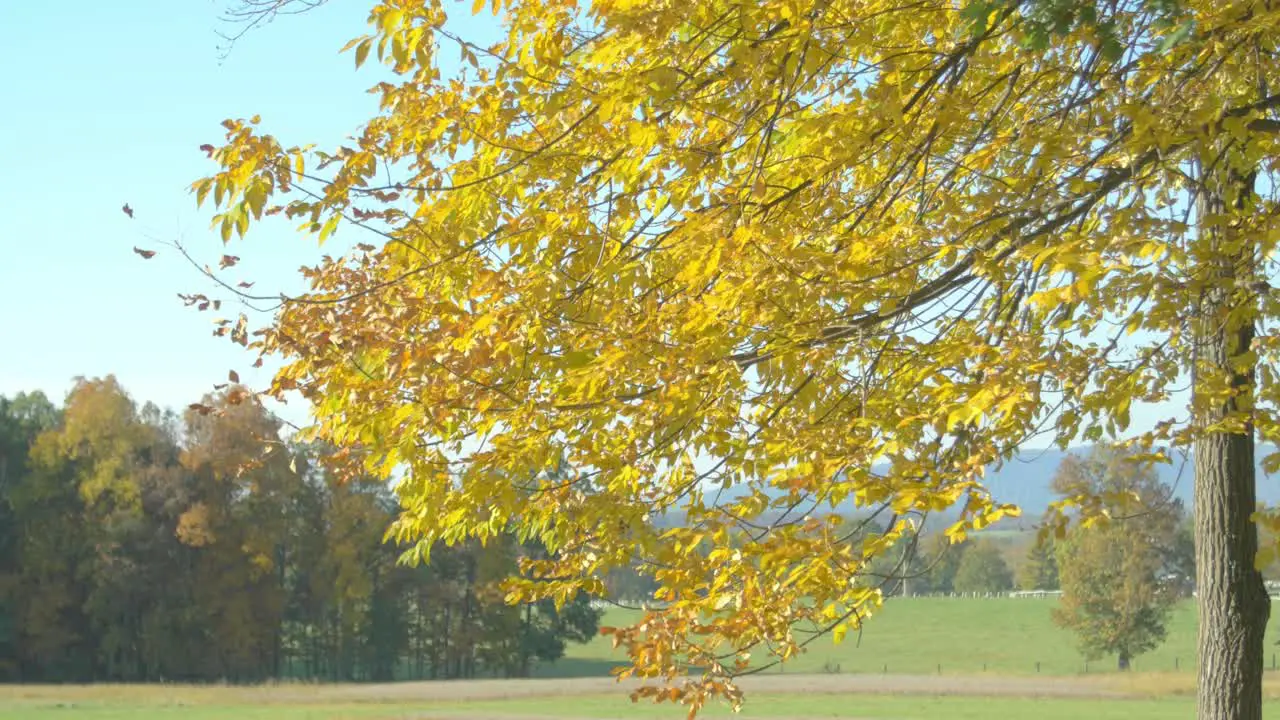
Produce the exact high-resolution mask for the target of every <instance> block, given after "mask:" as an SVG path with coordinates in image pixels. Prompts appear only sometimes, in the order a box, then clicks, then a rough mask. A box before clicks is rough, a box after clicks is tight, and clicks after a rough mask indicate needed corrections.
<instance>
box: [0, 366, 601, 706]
mask: <svg viewBox="0 0 1280 720" xmlns="http://www.w3.org/2000/svg"><path fill="white" fill-rule="evenodd" d="M244 397H245V394H244V390H243V389H242V388H239V387H238V386H235V385H232V386H230V387H228V388H224V389H223V390H221V391H220V392H219V393H217V394H216V395H213V396H210V397H207V398H205V399H204V400H203V402H202V403H197V404H193V405H192V406H191V407H190V408H189V409H188V410H186V411H185V412H183V413H181V414H178V413H174V412H172V411H165V410H162V409H160V408H158V407H156V406H155V405H152V404H146V405H143V406H141V407H139V406H138V404H137V403H135V402H134V401H133V400H132V399H131V398H130V396H129V395H128V394H127V393H126V391H125V390H124V388H122V387H121V386H120V384H119V383H118V382H117V381H116V379H115V378H113V377H106V378H101V379H79V380H77V382H76V383H75V385H74V387H73V389H72V390H71V391H70V393H69V394H68V396H67V398H66V401H65V404H64V405H63V406H61V407H59V406H57V405H55V404H54V403H53V402H51V401H50V400H49V399H48V398H47V397H45V396H44V395H43V394H41V393H38V392H37V393H25V394H18V395H16V396H14V397H12V398H4V397H0V680H5V681H19V682H61V681H77V682H81V681H129V682H138V681H159V680H169V681H215V680H225V681H233V682H251V681H261V680H265V679H269V678H285V677H294V678H315V679H327V680H348V681H349V680H379V681H382V680H392V679H397V678H457V677H474V676H477V675H501V676H504V677H513V676H526V675H529V674H530V673H531V672H533V670H534V669H535V668H536V667H537V665H538V664H539V663H545V662H553V661H555V660H556V659H558V658H560V657H561V656H562V655H563V654H564V652H565V647H566V644H567V643H569V642H585V641H586V640H588V639H589V638H591V637H592V636H593V635H594V634H595V633H596V632H597V625H598V620H599V612H598V611H597V610H595V609H593V608H592V607H591V606H590V605H589V603H588V602H587V599H586V598H585V597H578V598H576V599H573V600H571V601H570V602H568V603H566V604H565V605H564V606H563V607H562V608H560V609H559V610H557V609H556V607H555V606H554V604H553V603H552V602H551V601H550V600H546V601H539V602H536V603H527V604H524V605H518V606H509V605H507V604H506V603H504V602H503V596H504V591H503V590H502V588H501V587H500V582H501V581H502V579H503V578H505V577H507V576H508V575H510V574H511V573H512V572H513V571H514V570H515V569H516V567H517V563H518V559H519V558H520V557H522V556H528V555H537V554H538V553H539V552H540V549H539V548H538V547H535V546H533V545H530V544H522V543H519V542H517V541H516V540H515V539H513V538H507V539H505V540H504V541H502V542H497V543H494V542H490V543H487V544H485V545H484V546H483V547H482V546H481V545H480V544H479V543H474V542H468V543H463V544H459V545H457V546H454V547H449V548H438V549H436V550H435V551H434V552H433V554H432V562H431V564H430V566H425V565H424V566H417V567H411V566H407V565H404V564H401V563H398V562H397V560H398V557H399V554H400V551H401V549H400V548H397V547H396V546H395V545H394V544H389V543H386V542H384V541H383V538H384V532H385V530H386V528H387V527H388V525H389V523H390V522H391V520H392V518H393V517H394V516H395V515H396V514H397V513H398V512H399V510H400V508H399V505H398V504H397V500H396V497H395V495H394V493H393V491H392V489H391V488H390V487H388V486H387V485H386V484H385V483H381V482H374V481H371V480H368V479H361V478H355V479H345V480H339V478H338V477H337V474H336V473H333V472H330V471H329V470H327V468H326V462H327V460H328V459H329V457H330V456H331V453H330V452H329V451H328V450H327V449H326V448H324V447H322V446H318V445H304V444H300V443H296V442H292V441H290V440H289V439H288V438H286V437H284V436H283V435H282V429H281V425H280V423H279V422H278V421H277V420H276V419H275V418H274V417H272V416H271V415H270V414H269V413H268V412H267V411H266V410H265V409H263V408H262V407H261V406H260V405H259V404H256V403H251V402H241V400H242V399H243V398H244Z"/></svg>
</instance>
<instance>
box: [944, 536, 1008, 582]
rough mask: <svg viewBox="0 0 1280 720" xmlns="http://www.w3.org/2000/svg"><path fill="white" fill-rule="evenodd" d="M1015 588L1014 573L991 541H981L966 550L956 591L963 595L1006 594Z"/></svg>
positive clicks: (962, 558)
mask: <svg viewBox="0 0 1280 720" xmlns="http://www.w3.org/2000/svg"><path fill="white" fill-rule="evenodd" d="M1012 587H1013V572H1012V571H1010V570H1009V564H1008V563H1006V562H1005V561H1004V556H1003V555H1001V554H1000V548H998V547H996V544H995V543H993V542H991V541H990V540H979V541H977V542H975V543H974V544H973V547H970V548H968V549H967V550H965V552H964V555H962V556H961V557H960V567H959V568H957V569H956V578H955V589H956V592H962V593H993V592H1004V591H1006V590H1008V589H1010V588H1012Z"/></svg>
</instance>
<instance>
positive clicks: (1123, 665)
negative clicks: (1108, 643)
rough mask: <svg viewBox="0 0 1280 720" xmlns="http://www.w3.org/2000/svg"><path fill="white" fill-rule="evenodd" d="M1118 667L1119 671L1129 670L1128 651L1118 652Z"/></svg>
mask: <svg viewBox="0 0 1280 720" xmlns="http://www.w3.org/2000/svg"><path fill="white" fill-rule="evenodd" d="M1119 667H1120V672H1127V671H1128V670H1129V653H1127V652H1122V653H1120V662H1119Z"/></svg>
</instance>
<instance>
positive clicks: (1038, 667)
mask: <svg viewBox="0 0 1280 720" xmlns="http://www.w3.org/2000/svg"><path fill="white" fill-rule="evenodd" d="M1036 672H1040V661H1039V660H1037V661H1036Z"/></svg>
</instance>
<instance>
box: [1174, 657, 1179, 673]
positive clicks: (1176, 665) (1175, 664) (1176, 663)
mask: <svg viewBox="0 0 1280 720" xmlns="http://www.w3.org/2000/svg"><path fill="white" fill-rule="evenodd" d="M1173 669H1174V670H1177V669H1178V658H1177V657H1176V656H1175V657H1174V658H1173Z"/></svg>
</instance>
